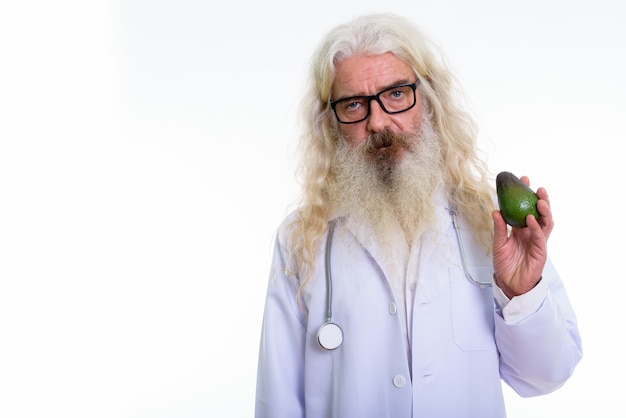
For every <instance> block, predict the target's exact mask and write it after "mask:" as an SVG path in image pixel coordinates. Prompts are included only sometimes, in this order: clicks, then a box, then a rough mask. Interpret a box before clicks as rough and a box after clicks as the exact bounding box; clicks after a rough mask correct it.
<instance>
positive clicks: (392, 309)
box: [389, 302, 398, 315]
mask: <svg viewBox="0 0 626 418" xmlns="http://www.w3.org/2000/svg"><path fill="white" fill-rule="evenodd" d="M396 312H398V307H397V306H396V304H395V303H393V302H391V303H390V304H389V313H390V314H392V315H395V314H396Z"/></svg>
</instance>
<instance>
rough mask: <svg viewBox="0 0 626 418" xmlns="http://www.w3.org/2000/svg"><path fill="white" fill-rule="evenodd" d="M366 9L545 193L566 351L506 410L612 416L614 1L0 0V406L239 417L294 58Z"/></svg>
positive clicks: (492, 150) (618, 277)
mask: <svg viewBox="0 0 626 418" xmlns="http://www.w3.org/2000/svg"><path fill="white" fill-rule="evenodd" d="M383 5H384V7H382V6H383ZM371 11H392V12H397V13H402V14H405V15H407V16H408V17H410V18H412V19H413V20H414V21H415V22H416V23H417V24H418V25H420V26H421V27H422V29H424V30H425V31H426V32H427V33H428V34H429V35H431V36H432V37H433V38H434V39H435V40H436V41H437V42H438V43H439V44H440V45H441V47H442V49H443V51H444V53H445V54H446V56H447V58H448V61H449V63H450V65H451V66H452V67H453V68H454V69H455V71H456V73H457V75H458V77H459V79H460V80H461V82H462V84H463V86H464V88H465V91H466V93H467V95H468V97H469V98H470V100H471V104H472V107H473V111H474V114H475V116H476V118H477V120H478V122H479V123H480V126H481V137H480V145H481V147H482V149H483V150H484V152H485V157H486V158H487V160H488V163H489V165H490V168H491V171H492V172H493V173H494V174H495V173H497V172H498V171H501V170H507V171H512V172H514V173H516V174H518V175H523V174H526V175H529V176H530V178H531V182H532V185H533V186H534V187H537V186H540V185H541V186H545V187H546V188H547V189H548V191H549V192H550V196H551V199H552V207H553V211H554V216H555V218H556V222H557V226H556V228H555V230H554V232H553V235H552V238H551V244H550V245H551V247H550V249H551V257H552V258H553V260H554V262H555V264H556V266H557V268H558V269H559V271H560V272H561V275H562V276H563V278H564V280H565V282H566V285H567V288H568V290H569V293H570V297H571V299H572V303H573V304H574V307H575V308H576V311H577V314H578V317H579V322H580V328H581V332H582V336H583V343H584V349H585V357H584V359H583V361H582V362H581V364H580V366H579V367H578V369H577V370H576V372H575V375H574V377H573V378H572V379H571V380H570V381H569V382H568V383H567V384H566V385H565V386H564V387H563V388H562V389H560V390H559V391H557V392H555V393H554V394H551V395H548V396H545V397H540V398H534V399H520V398H519V397H517V395H515V394H513V393H512V392H511V391H510V390H508V389H507V390H506V397H507V404H508V410H509V416H510V417H513V418H517V417H553V416H598V417H618V416H625V415H626V406H625V404H624V402H623V396H624V395H623V389H624V387H623V378H624V373H625V372H626V360H625V358H626V357H625V356H624V354H623V348H621V345H620V344H621V341H622V339H623V336H622V333H623V329H624V325H623V322H624V321H623V318H624V313H623V312H624V311H623V309H622V306H623V299H624V298H623V295H622V293H623V292H624V290H625V289H626V287H625V286H624V278H625V277H624V267H623V266H624V264H623V262H624V244H623V243H624V232H625V231H624V203H625V202H624V196H623V193H624V186H623V181H624V179H623V178H624V175H623V164H622V160H623V158H622V150H623V144H624V142H625V139H626V128H625V119H626V106H625V104H624V101H625V98H626V81H625V74H626V61H625V54H624V40H626V29H625V27H626V25H624V22H625V18H626V6H624V3H623V2H620V1H619V0H604V1H602V0H594V1H591V0H587V1H565V0H563V1H549V0H529V1H526V2H503V1H497V0H491V1H490V0H476V1H472V2H466V1H461V0H456V1H455V0H444V1H394V0H388V1H385V2H379V1H376V2H375V1H368V0H361V1H343V2H339V1H336V0H335V1H328V0H319V1H315V2H307V3H301V2H287V1H271V0H270V1H265V2H257V1H252V0H248V1H243V2H228V3H225V2H224V3H222V4H219V5H216V2H213V1H204V2H203V1H199V0H187V1H173V0H170V1H166V0H161V1H156V0H153V1H148V0H143V1H140V0H128V1H119V2H98V1H67V0H65V1H57V2H46V1H20V2H17V1H16V2H5V3H3V6H0V48H1V49H0V416H2V417H6V418H13V417H51V416H54V417H57V416H58V417H133V418H135V417H177V418H187V417H250V416H252V414H253V402H254V387H255V377H256V360H257V358H256V357H257V348H258V338H259V331H260V325H261V318H262V309H263V302H264V294H265V287H266V280H267V274H268V268H269V262H270V249H271V245H272V239H273V233H274V230H275V228H276V226H277V225H278V223H279V222H280V220H281V219H282V218H283V216H284V215H286V214H287V212H288V211H289V210H290V209H292V208H293V207H294V204H295V202H296V197H297V192H298V190H297V187H296V186H297V185H296V183H295V182H294V178H293V166H294V164H293V157H292V153H293V151H294V138H295V136H296V126H295V111H296V106H297V104H298V100H299V97H300V96H301V93H302V88H303V87H302V86H303V82H304V78H305V71H306V68H307V60H308V59H309V56H310V54H311V52H312V50H313V48H314V47H315V46H316V44H317V41H318V40H319V39H320V37H321V36H322V34H323V33H325V32H326V31H327V30H328V29H329V28H330V27H331V26H333V25H335V24H336V23H339V22H343V21H344V20H346V19H349V18H351V17H353V16H355V15H357V14H360V13H363V12H371ZM451 401H453V400H451Z"/></svg>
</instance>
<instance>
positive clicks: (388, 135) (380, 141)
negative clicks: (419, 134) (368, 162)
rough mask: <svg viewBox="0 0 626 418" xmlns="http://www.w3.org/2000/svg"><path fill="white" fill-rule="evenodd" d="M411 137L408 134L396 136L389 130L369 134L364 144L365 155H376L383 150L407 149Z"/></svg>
mask: <svg viewBox="0 0 626 418" xmlns="http://www.w3.org/2000/svg"><path fill="white" fill-rule="evenodd" d="M412 137H413V135H412V134H410V133H400V134H397V133H395V132H392V131H390V130H384V131H382V132H377V133H374V134H371V135H370V136H369V137H368V138H367V140H366V141H365V144H364V149H363V150H364V152H365V154H367V155H376V154H377V153H378V152H379V151H380V150H381V149H383V148H392V147H404V148H409V147H410V145H411V143H412V141H411V138H412Z"/></svg>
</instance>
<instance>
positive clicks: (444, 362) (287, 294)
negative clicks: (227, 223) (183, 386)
mask: <svg viewBox="0 0 626 418" xmlns="http://www.w3.org/2000/svg"><path fill="white" fill-rule="evenodd" d="M444 206H445V205H441V209H440V210H439V211H438V212H439V228H440V231H442V233H440V234H439V238H435V239H432V240H425V242H423V244H422V246H421V248H420V249H419V250H416V251H413V252H412V253H408V250H407V254H406V257H407V261H408V264H407V265H408V269H407V270H406V274H407V276H410V277H417V278H418V279H417V280H418V282H417V287H416V289H415V292H414V295H413V309H412V312H411V308H410V307H409V308H407V309H406V310H405V308H406V306H404V303H402V302H401V301H398V300H395V299H394V296H393V292H392V290H391V288H390V285H389V282H388V278H389V277H391V276H392V275H394V274H401V272H398V271H395V270H394V268H393V266H389V265H385V264H384V263H383V262H382V257H380V250H379V248H378V247H377V246H376V244H375V243H374V242H372V241H371V240H370V239H369V238H368V235H367V230H366V229H364V228H363V227H362V226H360V225H359V224H358V223H357V222H353V221H352V220H350V219H346V218H340V219H338V220H337V225H336V228H335V233H334V238H333V242H332V252H331V257H332V263H331V271H332V297H333V302H332V314H333V318H332V319H333V322H335V323H337V324H338V325H340V326H341V328H342V329H343V333H344V340H343V344H342V345H341V346H340V347H339V348H337V349H336V350H333V351H328V350H325V349H323V348H321V347H320V345H319V344H318V342H317V337H316V335H317V331H318V329H319V328H320V326H321V325H322V324H323V323H324V322H325V317H326V282H325V276H324V274H325V268H324V248H325V243H323V244H322V246H321V249H320V251H319V253H318V254H317V259H316V266H315V274H314V276H313V278H312V280H311V281H310V283H309V284H308V285H307V286H306V287H305V289H304V292H303V294H302V295H301V306H298V305H297V301H296V292H297V289H298V283H297V281H296V280H294V279H293V278H292V279H290V278H288V276H287V275H286V274H285V269H286V262H287V254H288V251H287V249H286V248H285V247H284V245H285V243H286V242H287V241H286V233H287V229H288V224H289V222H290V221H291V220H293V218H291V219H289V218H288V219H287V220H285V222H284V223H283V225H282V226H281V227H280V228H279V232H278V235H277V239H276V247H275V252H274V258H273V262H272V269H271V274H270V280H269V284H268V291H267V300H266V306H265V313H264V318H263V326H262V336H261V344H260V353H259V366H258V374H257V394H256V417H257V418H283V417H284V418H297V417H307V418H326V417H334V418H353V417H354V418H369V417H371V418H405V417H406V418H409V417H427V418H436V417H446V418H450V417H480V418H490V417H498V418H500V417H504V416H506V413H505V407H504V400H503V394H502V387H501V379H502V380H504V381H505V382H506V383H508V384H509V385H510V386H511V387H512V388H513V389H514V390H516V391H517V392H518V393H519V394H520V395H521V396H534V395H540V394H545V393H548V392H551V391H553V390H555V389H557V388H559V387H560V386H561V385H562V384H563V383H564V382H565V381H566V380H567V379H568V378H569V377H570V376H571V374H572V372H573V369H574V367H575V365H576V364H577V363H578V361H579V360H580V358H581V356H582V349H581V345H580V337H579V334H578V329H577V325H576V318H575V315H574V312H573V310H572V308H571V306H570V302H569V300H568V297H567V295H566V293H565V290H564V288H563V284H562V282H561V280H560V278H559V276H558V274H557V273H556V271H555V269H554V267H553V266H552V264H551V263H550V261H548V263H547V265H546V267H545V269H544V272H543V279H542V280H541V281H540V283H539V285H538V286H536V287H535V289H533V290H532V291H531V292H530V293H532V294H533V295H531V297H530V298H529V299H530V302H528V301H527V302H526V303H525V304H520V305H516V304H515V303H514V302H515V301H516V299H518V298H514V299H513V300H512V301H511V302H510V304H509V306H507V308H505V310H507V309H508V310H509V311H510V312H509V313H508V315H509V317H510V318H511V319H508V321H509V322H511V323H509V322H507V321H505V319H504V318H503V312H502V309H500V307H499V306H498V305H497V304H496V303H495V302H494V289H495V290H496V291H499V290H498V289H497V288H495V287H493V288H492V287H489V286H483V287H479V286H477V285H475V284H471V283H470V282H469V280H468V279H467V278H466V277H465V275H464V271H463V268H462V264H461V261H460V256H459V250H458V244H457V240H456V237H455V235H454V234H455V232H454V228H453V226H452V223H451V220H450V217H449V214H448V212H447V211H446V209H445V207H444ZM460 215H462V214H460ZM460 220H462V218H460ZM461 228H462V230H463V222H461ZM462 234H463V245H464V248H465V253H466V257H467V262H468V265H469V270H470V272H471V274H472V275H473V276H474V277H475V278H477V279H479V280H481V281H490V280H491V277H492V274H493V267H492V260H491V257H489V256H487V255H486V254H484V253H483V252H481V251H480V247H479V246H478V244H477V243H476V242H475V240H474V239H473V238H472V236H471V234H470V233H469V232H468V231H467V229H465V230H464V232H462ZM524 296H526V295H524ZM533 300H534V302H533ZM529 305H530V309H531V312H520V310H521V311H523V310H529ZM533 305H534V306H533ZM516 310H517V312H516ZM407 311H408V312H409V315H408V318H407V317H406V316H405V313H406V312H407ZM520 315H521V316H520ZM505 316H506V315H505ZM520 318H521V320H520ZM407 319H408V320H407ZM402 321H405V322H404V324H405V326H403V322H402ZM407 339H408V340H409V344H408V345H407Z"/></svg>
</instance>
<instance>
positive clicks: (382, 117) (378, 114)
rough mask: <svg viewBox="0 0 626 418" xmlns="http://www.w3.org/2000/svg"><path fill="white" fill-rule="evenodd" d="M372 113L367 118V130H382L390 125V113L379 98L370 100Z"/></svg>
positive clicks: (372, 131) (373, 131)
mask: <svg viewBox="0 0 626 418" xmlns="http://www.w3.org/2000/svg"><path fill="white" fill-rule="evenodd" d="M369 106H370V114H369V116H368V118H367V130H368V131H369V132H371V133H375V132H382V131H384V130H385V129H387V128H389V127H390V124H391V118H390V115H389V114H388V113H387V112H385V111H384V110H383V108H382V106H381V105H380V103H378V101H377V100H371V101H370V104H369Z"/></svg>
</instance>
